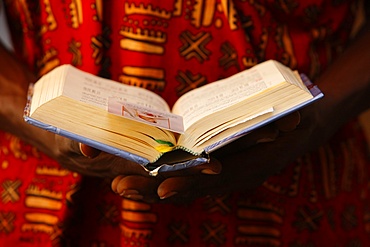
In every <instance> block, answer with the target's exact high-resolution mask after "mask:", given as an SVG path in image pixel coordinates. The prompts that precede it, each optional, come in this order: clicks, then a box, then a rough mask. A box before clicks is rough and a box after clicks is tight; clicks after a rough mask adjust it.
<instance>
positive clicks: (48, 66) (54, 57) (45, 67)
mask: <svg viewBox="0 0 370 247" xmlns="http://www.w3.org/2000/svg"><path fill="white" fill-rule="evenodd" d="M58 55H59V53H58V51H57V50H56V49H54V48H50V49H49V50H47V51H45V53H44V55H43V57H42V58H41V59H40V60H39V61H38V62H37V66H38V67H39V68H40V71H39V76H42V75H44V74H46V73H47V72H49V71H51V70H52V69H54V68H55V67H57V66H58V65H60V59H59V58H58Z"/></svg>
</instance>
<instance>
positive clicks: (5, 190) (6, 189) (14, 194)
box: [1, 180, 22, 204]
mask: <svg viewBox="0 0 370 247" xmlns="http://www.w3.org/2000/svg"><path fill="white" fill-rule="evenodd" d="M21 185H22V181H20V180H15V181H11V180H5V181H4V182H3V183H2V184H1V201H2V202H3V203H4V204H5V203H8V202H11V203H15V202H17V201H19V200H20V193H19V187H20V186H21Z"/></svg>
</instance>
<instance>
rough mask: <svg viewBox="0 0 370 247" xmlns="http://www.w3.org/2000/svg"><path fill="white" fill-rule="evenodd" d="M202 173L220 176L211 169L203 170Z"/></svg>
mask: <svg viewBox="0 0 370 247" xmlns="http://www.w3.org/2000/svg"><path fill="white" fill-rule="evenodd" d="M201 173H203V174H208V175H216V174H218V172H215V171H214V170H212V169H209V168H206V169H203V170H202V171H201Z"/></svg>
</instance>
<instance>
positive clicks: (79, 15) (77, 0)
mask: <svg viewBox="0 0 370 247" xmlns="http://www.w3.org/2000/svg"><path fill="white" fill-rule="evenodd" d="M81 1H82V0H72V1H71V3H70V4H69V8H70V15H71V21H72V27H73V28H78V27H79V26H80V25H81V24H82V23H83V11H82V2H81Z"/></svg>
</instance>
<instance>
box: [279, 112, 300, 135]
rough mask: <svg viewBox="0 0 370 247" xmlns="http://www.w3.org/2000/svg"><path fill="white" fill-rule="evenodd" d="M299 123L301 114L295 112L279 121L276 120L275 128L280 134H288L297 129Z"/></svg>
mask: <svg viewBox="0 0 370 247" xmlns="http://www.w3.org/2000/svg"><path fill="white" fill-rule="evenodd" d="M300 121H301V114H300V113H299V111H295V112H293V113H291V114H289V115H287V116H285V117H283V118H281V119H278V120H276V122H275V126H276V127H277V128H278V129H279V130H280V131H282V132H289V131H292V130H294V129H295V128H297V126H298V124H299V123H300Z"/></svg>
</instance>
